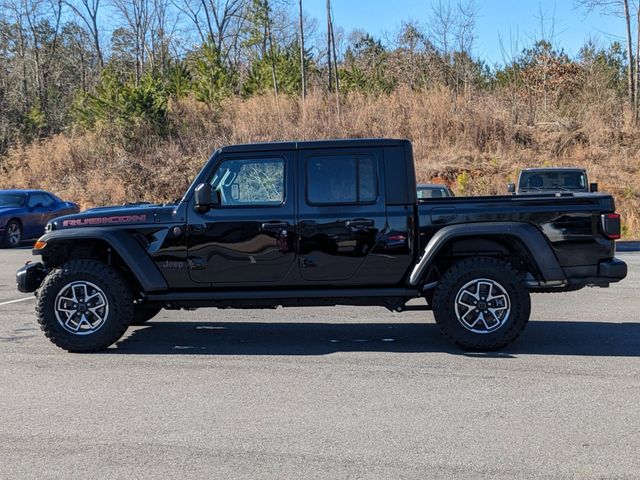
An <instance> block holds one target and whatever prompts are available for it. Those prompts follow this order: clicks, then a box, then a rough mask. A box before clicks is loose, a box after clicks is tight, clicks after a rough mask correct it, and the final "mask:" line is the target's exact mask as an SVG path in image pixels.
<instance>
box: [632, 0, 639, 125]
mask: <svg viewBox="0 0 640 480" xmlns="http://www.w3.org/2000/svg"><path fill="white" fill-rule="evenodd" d="M638 52H640V5H638V8H637V9H636V63H635V67H636V71H635V75H634V85H633V90H634V93H635V97H634V99H633V123H634V124H635V125H637V124H638V113H639V112H638V98H640V95H638V83H639V80H640V79H639V78H638V77H639V76H640V55H638Z"/></svg>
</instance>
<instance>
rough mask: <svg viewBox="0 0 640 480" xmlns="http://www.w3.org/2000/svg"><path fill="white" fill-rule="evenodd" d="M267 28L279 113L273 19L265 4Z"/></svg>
mask: <svg viewBox="0 0 640 480" xmlns="http://www.w3.org/2000/svg"><path fill="white" fill-rule="evenodd" d="M264 22H265V28H266V33H267V35H266V36H267V40H268V42H269V56H270V57H271V78H272V80H273V91H274V93H275V96H276V110H278V111H279V106H278V76H277V73H276V56H275V50H274V48H273V36H272V34H271V17H270V15H269V5H268V4H267V3H266V2H265V20H264Z"/></svg>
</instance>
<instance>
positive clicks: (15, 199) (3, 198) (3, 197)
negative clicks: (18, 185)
mask: <svg viewBox="0 0 640 480" xmlns="http://www.w3.org/2000/svg"><path fill="white" fill-rule="evenodd" d="M25 198H26V195H23V194H21V193H0V207H21V206H22V205H23V204H24V199H25Z"/></svg>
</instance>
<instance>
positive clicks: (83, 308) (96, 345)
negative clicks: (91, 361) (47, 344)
mask: <svg viewBox="0 0 640 480" xmlns="http://www.w3.org/2000/svg"><path fill="white" fill-rule="evenodd" d="M36 315H37V318H38V323H39V324H40V328H41V329H42V331H43V332H44V334H45V335H46V336H47V338H49V340H51V342H53V343H54V344H56V345H57V346H58V347H60V348H63V349H65V350H68V351H70V352H94V351H99V350H103V349H105V348H107V347H108V346H109V345H111V344H113V343H115V342H116V341H117V340H118V339H120V337H122V335H123V334H124V332H125V331H126V330H127V327H128V326H129V324H130V322H131V320H132V317H133V298H132V295H131V291H130V289H129V287H128V285H127V283H126V282H125V280H124V279H123V278H122V276H121V275H120V274H119V273H118V272H117V271H116V270H115V269H114V268H112V267H110V266H109V265H107V264H105V263H102V262H98V261H95V260H72V261H70V262H67V263H65V264H63V265H62V266H60V267H58V268H56V269H55V270H53V271H51V272H50V273H49V274H48V275H47V277H46V278H45V279H44V281H43V282H42V286H41V287H40V290H39V292H38V299H37V303H36Z"/></svg>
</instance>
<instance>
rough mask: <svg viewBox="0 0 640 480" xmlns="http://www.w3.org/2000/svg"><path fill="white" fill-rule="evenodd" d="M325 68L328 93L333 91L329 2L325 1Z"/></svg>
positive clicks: (329, 0)
mask: <svg viewBox="0 0 640 480" xmlns="http://www.w3.org/2000/svg"><path fill="white" fill-rule="evenodd" d="M327 68H328V70H329V72H328V73H329V91H330V92H331V91H332V90H333V81H332V76H331V0H327Z"/></svg>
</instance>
